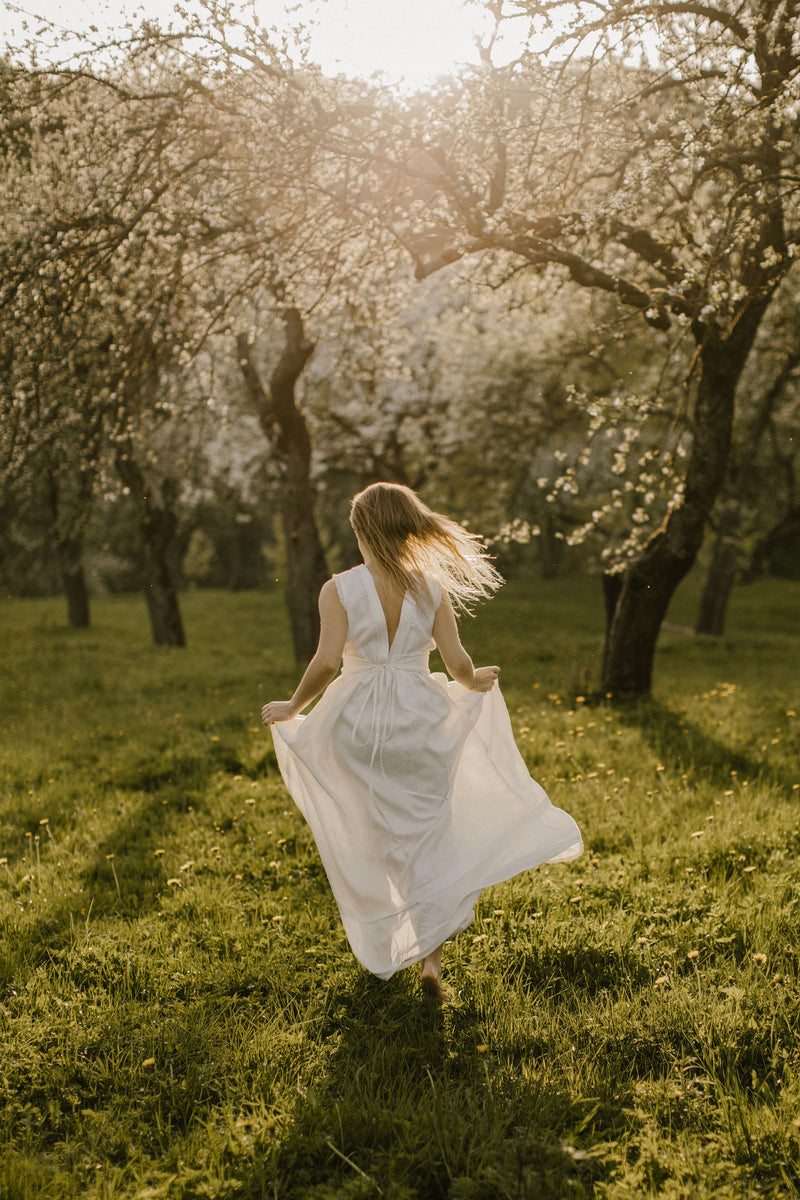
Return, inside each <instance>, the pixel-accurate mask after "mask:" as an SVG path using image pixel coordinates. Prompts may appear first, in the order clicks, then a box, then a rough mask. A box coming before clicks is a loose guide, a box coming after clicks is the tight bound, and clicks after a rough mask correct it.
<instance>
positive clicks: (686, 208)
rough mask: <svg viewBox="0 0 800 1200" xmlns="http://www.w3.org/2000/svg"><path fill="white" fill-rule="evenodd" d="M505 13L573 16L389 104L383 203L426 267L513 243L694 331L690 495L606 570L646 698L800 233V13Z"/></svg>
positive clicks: (619, 672) (378, 149)
mask: <svg viewBox="0 0 800 1200" xmlns="http://www.w3.org/2000/svg"><path fill="white" fill-rule="evenodd" d="M490 8H491V10H492V11H493V12H494V13H495V15H496V17H497V18H498V21H499V22H502V20H503V19H505V17H507V16H511V15H516V16H517V17H522V18H529V19H530V21H531V23H532V25H534V26H536V25H537V24H539V25H541V24H542V23H547V22H549V21H551V20H552V19H553V18H554V17H555V16H556V15H557V14H558V13H559V12H562V11H563V12H564V13H565V14H567V15H566V16H565V20H567V21H568V27H567V28H566V29H565V30H564V31H563V32H561V33H559V34H558V35H557V36H555V37H553V38H551V41H550V50H549V54H547V55H543V54H541V53H537V52H535V51H534V49H533V45H532V43H531V44H529V46H528V48H526V49H525V50H523V51H522V53H521V54H520V55H519V57H518V58H517V60H516V61H515V62H514V63H512V64H511V65H510V66H508V67H503V68H496V67H493V66H492V65H491V61H490V53H489V50H488V49H487V54H486V62H485V63H484V66H483V68H482V70H481V71H479V72H477V73H476V74H475V75H473V76H471V77H465V79H464V80H463V81H462V82H460V83H457V82H452V83H450V84H448V85H446V86H445V87H443V88H441V89H440V90H439V93H438V94H437V96H436V97H435V98H434V101H433V103H431V102H430V101H429V100H426V102H425V103H423V101H422V99H421V98H420V100H419V101H418V103H417V104H416V105H413V104H412V105H409V108H408V111H407V112H405V113H402V114H399V115H395V116H394V117H392V115H391V114H388V113H387V114H386V123H390V122H392V121H393V124H392V127H391V134H390V135H389V134H387V130H386V128H385V126H384V128H383V129H382V130H381V133H380V134H379V135H378V136H376V137H375V138H374V139H373V143H372V147H373V153H372V163H373V169H374V172H375V176H376V177H377V178H379V179H380V180H381V181H382V185H383V195H382V204H381V211H382V213H383V219H384V221H385V222H386V224H387V226H388V227H390V228H392V229H394V230H395V231H396V233H397V236H398V238H399V239H400V240H401V241H402V242H403V244H404V245H405V246H406V248H407V250H408V252H409V253H410V254H411V255H412V256H413V259H414V262H415V266H416V272H417V275H418V277H419V278H424V277H426V276H427V275H429V274H430V273H432V272H434V271H437V270H440V269H441V268H442V267H443V266H445V265H447V264H449V263H451V262H453V261H455V260H457V259H459V258H463V257H465V256H468V255H476V254H477V255H481V256H487V255H489V256H497V255H501V254H502V255H507V256H510V257H511V259H512V260H514V262H515V263H516V264H518V268H520V269H521V268H526V269H529V270H531V271H533V272H539V273H541V272H547V271H552V270H553V269H555V270H557V271H559V272H560V273H561V274H563V275H564V276H565V277H567V278H568V279H569V280H570V281H571V282H572V283H573V284H575V285H577V286H579V287H582V288H589V289H594V290H598V291H601V292H606V293H608V294H609V295H611V296H613V297H616V299H617V301H618V302H619V303H620V304H621V305H622V306H625V307H628V308H631V309H633V310H635V311H637V312H638V313H639V314H640V315H641V318H642V319H643V320H644V322H645V323H646V324H647V325H649V326H650V327H652V328H654V329H656V330H662V331H666V330H669V329H670V328H672V327H673V326H675V325H677V326H678V327H679V328H685V329H686V331H687V333H688V334H689V335H690V336H691V339H692V341H693V344H694V354H693V356H692V358H691V360H690V365H689V368H688V370H687V373H686V377H685V380H684V386H685V392H686V398H687V403H688V404H690V406H691V423H690V428H691V442H690V448H689V453H688V455H687V458H686V462H685V470H684V472H683V477H682V480H681V488H680V492H679V494H678V496H677V498H676V503H675V504H674V505H673V507H672V508H671V510H670V511H669V513H668V515H667V516H666V519H665V521H664V523H663V525H662V526H661V527H660V528H659V529H657V530H655V531H654V532H653V534H652V536H651V537H650V539H649V540H648V541H647V543H646V544H645V545H644V546H643V547H642V548H641V549H639V550H637V551H635V552H632V555H631V558H630V560H629V561H628V562H627V564H626V565H625V567H624V569H622V570H620V571H618V572H615V573H613V574H610V575H607V577H606V579H605V594H606V600H607V613H608V621H607V632H606V643H605V651H604V661H603V670H602V688H603V690H604V691H606V692H609V693H613V694H615V695H620V694H641V693H644V692H647V691H648V690H649V688H650V685H651V676H652V663H653V655H654V650H655V643H656V639H657V636H658V631H659V628H660V624H661V621H662V619H663V617H664V615H665V613H666V609H667V606H668V604H669V601H670V599H671V597H672V595H673V593H674V591H675V588H676V587H677V585H678V583H679V582H680V581H681V579H683V577H684V576H685V575H686V573H687V571H688V570H689V568H690V567H691V565H692V563H693V562H694V561H695V557H696V555H697V553H698V550H699V548H700V545H701V543H702V540H703V534H704V530H705V526H706V522H707V520H708V518H709V514H710V513H711V510H712V507H713V505H714V503H715V500H716V498H717V496H718V494H719V492H720V489H721V487H722V485H723V483H724V480H725V478H726V472H727V469H728V457H729V451H730V445H731V434H732V429H733V419H734V411H735V401H736V393H737V385H738V383H739V380H740V378H741V375H742V372H743V370H744V368H745V364H746V363H747V360H748V356H749V354H750V351H751V349H752V347H753V344H754V340H755V337H756V334H757V332H758V329H759V326H760V323H761V321H762V318H763V317H764V314H765V312H766V311H767V309H768V307H769V304H770V301H771V299H772V297H773V295H774V293H775V290H776V288H777V287H778V285H779V284H780V282H781V280H782V279H783V277H784V276H785V275H786V273H787V272H788V270H789V268H790V266H791V264H792V260H793V256H794V253H795V242H796V240H798V234H799V233H800V231H798V229H797V222H798V217H797V198H798V192H799V191H800V185H799V184H798V171H797V157H798V149H800V144H799V142H798V137H797V131H796V120H795V115H794V114H795V106H796V100H797V97H796V86H797V74H798V67H799V66H800V58H799V56H798V50H797V46H796V25H797V17H798V6H797V3H796V2H795V0H788V2H787V3H785V4H783V5H775V4H774V3H773V2H772V0H747V3H745V4H743V5H734V4H733V3H732V2H731V0H724V2H722V3H720V4H718V5H706V4H704V3H702V2H701V3H692V4H685V3H683V2H682V0H676V2H670V0H667V2H666V3H637V2H633V0H622V3H619V2H615V3H611V2H610V0H609V2H606V0H598V2H597V3H593V4H591V5H589V4H587V5H581V6H578V7H577V9H575V8H573V7H572V6H571V5H567V4H559V3H556V4H547V5H540V4H538V3H535V2H534V0H512V2H511V3H509V4H508V5H506V6H504V5H502V4H496V3H492V4H491V5H490ZM569 14H571V16H570V15H569ZM557 51H560V52H561V53H562V57H561V59H560V61H559V60H558V59H557V57H556V52H557ZM638 64H641V65H638Z"/></svg>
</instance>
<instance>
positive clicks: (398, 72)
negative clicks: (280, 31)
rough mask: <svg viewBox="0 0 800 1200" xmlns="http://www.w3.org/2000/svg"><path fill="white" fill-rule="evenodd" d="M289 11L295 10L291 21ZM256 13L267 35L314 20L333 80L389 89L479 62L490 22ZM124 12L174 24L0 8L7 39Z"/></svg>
mask: <svg viewBox="0 0 800 1200" xmlns="http://www.w3.org/2000/svg"><path fill="white" fill-rule="evenodd" d="M286 6H288V7H289V8H290V10H293V11H291V15H290V16H289V17H288V18H287V17H286V16H285V11H286ZM255 7H256V12H257V13H258V15H259V19H260V20H261V22H262V24H263V25H264V26H266V27H268V26H270V25H277V26H279V27H281V28H285V27H286V25H294V24H296V23H297V22H298V21H302V20H303V18H304V16H306V15H311V14H312V13H313V15H314V18H315V24H316V28H315V31H314V33H313V35H312V40H311V57H312V58H314V59H315V60H316V61H317V62H318V63H319V64H320V65H321V66H322V67H323V69H324V70H325V71H326V72H328V73H330V74H334V73H338V72H342V73H345V74H354V75H365V76H368V75H371V74H372V73H373V72H375V71H381V72H383V73H384V74H385V75H386V77H387V78H388V80H390V81H393V82H394V81H397V80H399V79H401V78H402V79H403V80H404V81H405V85H406V86H407V87H410V88H413V87H417V86H422V85H424V84H425V83H426V82H428V81H430V80H432V79H434V78H435V77H436V76H437V75H441V74H446V73H449V72H451V71H453V70H454V69H455V68H456V67H457V65H458V64H459V63H465V62H470V63H475V62H477V61H478V53H477V50H476V48H475V40H474V39H475V37H476V35H477V34H478V32H479V31H480V29H481V28H482V21H485V19H486V16H485V13H483V12H482V10H480V9H478V8H475V7H474V6H467V7H466V8H465V7H462V5H461V4H460V3H459V0H322V2H321V3H319V4H311V3H307V2H304V0H301V2H300V3H299V4H297V3H290V2H289V0H283V2H282V0H256V6H255ZM14 8H17V9H18V11H17V12H14V11H13V10H14ZM124 8H127V10H128V11H138V12H139V14H140V15H141V16H150V17H153V18H156V19H158V20H159V22H160V23H161V24H166V23H168V21H169V18H170V13H171V6H169V5H168V4H165V3H164V0H161V2H160V3H159V0H141V3H140V4H139V5H137V4H135V3H129V4H127V5H125V6H123V4H114V3H110V2H108V0H105V2H104V0H16V4H12V3H11V2H10V0H0V36H2V35H5V36H6V37H9V36H10V35H11V34H12V33H13V31H14V30H16V29H19V27H20V22H21V21H22V20H23V19H24V18H23V15H22V12H21V11H19V10H22V11H24V12H26V13H27V14H35V15H36V16H39V17H45V18H47V19H49V20H51V21H54V22H56V23H57V24H58V25H60V26H61V27H64V28H67V29H70V30H72V31H74V32H78V31H80V30H83V29H87V28H88V27H89V26H90V25H92V24H94V25H96V26H98V27H99V28H101V29H108V28H112V29H113V28H116V27H119V26H120V25H121V24H122V23H123V16H122V14H123V9H124ZM177 23H180V22H177ZM28 26H29V31H30V30H33V29H35V28H36V24H35V22H34V21H31V20H30V17H29V19H28Z"/></svg>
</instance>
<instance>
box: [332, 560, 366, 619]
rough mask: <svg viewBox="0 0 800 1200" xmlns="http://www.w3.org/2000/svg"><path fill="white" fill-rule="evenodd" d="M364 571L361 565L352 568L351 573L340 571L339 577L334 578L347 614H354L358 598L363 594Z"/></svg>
mask: <svg viewBox="0 0 800 1200" xmlns="http://www.w3.org/2000/svg"><path fill="white" fill-rule="evenodd" d="M362 570H363V568H362V566H361V565H359V566H357V567H351V568H350V570H349V571H340V572H339V573H338V575H334V577H333V582H334V584H335V585H336V591H337V592H338V593H339V599H340V600H341V602H342V604H343V605H344V608H345V611H346V612H352V610H353V605H354V604H356V603H357V602H358V598H359V597H360V596H361V595H362V594H363V591H364V586H363V580H362V579H361V572H362Z"/></svg>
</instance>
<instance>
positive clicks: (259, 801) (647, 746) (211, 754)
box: [0, 581, 800, 1200]
mask: <svg viewBox="0 0 800 1200" xmlns="http://www.w3.org/2000/svg"><path fill="white" fill-rule="evenodd" d="M696 602H697V590H696V586H695V585H694V584H693V583H692V582H689V583H688V584H687V585H686V586H685V588H684V589H683V590H682V592H681V593H680V594H679V596H678V597H677V598H676V601H675V604H674V605H673V609H672V611H671V613H670V626H669V627H668V628H667V629H666V630H665V632H664V633H663V634H662V638H661V642H660V645H659V650H658V654H657V664H656V679H655V689H654V696H653V699H652V700H649V701H647V702H641V703H638V704H636V705H632V706H628V707H621V708H615V707H612V706H611V705H609V704H605V703H604V704H601V705H594V704H591V703H589V702H588V701H587V700H585V699H584V698H583V697H585V696H588V694H589V690H590V688H591V687H592V684H593V680H594V677H595V673H596V668H597V656H598V653H599V646H600V637H601V628H600V624H601V619H602V613H601V608H602V605H601V599H600V591H599V585H598V584H597V583H596V582H592V581H577V582H561V583H547V584H542V583H538V582H537V583H532V584H529V585H524V584H521V583H517V584H514V585H509V586H508V587H506V588H505V589H503V591H502V592H501V593H500V595H499V596H498V597H497V599H496V600H494V601H493V602H491V603H490V604H489V605H486V606H484V607H483V608H482V609H481V610H480V613H479V615H478V616H477V618H476V619H475V620H474V621H473V622H470V623H468V624H467V625H466V627H465V629H464V637H465V641H466V643H467V645H468V647H469V648H470V650H471V651H472V653H473V656H474V657H475V659H476V661H479V662H481V661H484V662H485V661H488V662H495V661H496V662H499V663H500V664H501V665H502V667H503V672H502V676H501V684H502V686H503V690H504V693H505V696H506V699H507V701H508V705H509V709H510V711H511V714H512V719H513V721H514V724H515V730H516V733H517V737H518V741H519V744H520V746H521V748H522V750H523V753H524V754H525V756H526V759H527V761H528V764H529V766H530V769H531V772H532V773H533V774H534V775H535V776H536V777H537V778H538V779H540V780H541V781H542V782H543V783H544V785H545V787H546V788H547V790H548V791H549V792H550V794H551V796H552V798H553V801H554V803H556V804H558V805H560V806H561V807H564V808H566V809H568V810H569V811H570V812H571V813H572V814H573V815H574V816H575V818H576V819H577V821H578V823H579V825H580V826H581V828H582V830H583V833H584V838H585V842H586V852H585V854H584V855H583V857H582V858H580V859H578V860H576V861H575V862H574V863H571V864H569V865H566V866H552V867H549V868H548V867H544V868H540V869H539V870H538V871H536V872H532V873H530V874H527V875H523V876H520V877H518V878H516V879H514V880H512V881H510V882H509V883H507V884H504V885H502V886H499V887H496V888H494V889H491V890H490V891H487V892H485V893H484V895H483V897H482V901H481V905H480V908H479V911H478V913H477V914H476V921H475V923H474V925H473V926H472V927H471V928H470V929H468V930H467V931H466V932H465V933H463V934H461V935H460V936H459V937H458V938H457V939H456V940H455V942H454V943H453V944H452V945H451V946H450V947H449V948H448V950H447V952H446V957H445V972H446V983H447V986H448V988H449V990H450V991H451V993H452V995H453V997H454V1003H453V1004H452V1005H450V1006H447V1007H446V1008H444V1009H443V1010H442V1011H441V1012H438V1013H437V1012H431V1011H429V1010H427V1009H426V1008H425V1007H424V1006H423V1003H422V1001H421V999H420V996H419V992H418V978H417V974H416V972H415V971H414V970H410V971H406V972H404V973H401V974H400V975H398V976H396V977H395V978H394V979H392V980H391V981H389V982H388V983H385V982H381V981H380V980H377V979H374V978H372V977H370V976H369V975H367V974H366V973H365V972H364V971H363V970H362V969H361V968H360V967H359V966H358V965H357V963H356V962H355V961H354V960H353V958H352V956H351V954H350V952H349V949H348V946H347V943H346V941H345V938H344V935H343V933H342V930H341V928H340V925H339V921H338V917H337V913H336V910H335V906H334V903H333V900H332V898H331V896H330V893H329V891H328V887H327V883H326V879H325V876H324V873H323V872H322V869H321V866H320V863H319V860H318V857H317V854H316V851H315V848H314V844H313V842H312V840H311V838H310V835H309V833H308V830H307V829H306V827H305V825H304V823H303V821H302V819H301V817H300V816H299V814H298V813H297V812H296V810H295V809H294V808H293V806H292V804H291V801H290V800H289V797H288V795H287V793H286V792H285V790H284V788H283V785H282V782H281V779H280V775H279V773H278V771H277V766H276V762H275V757H274V753H273V751H272V744H271V739H270V737H269V735H268V734H267V733H266V732H265V731H264V730H263V729H262V728H261V727H260V725H259V722H258V712H259V709H260V706H261V704H262V703H263V702H264V701H265V700H266V699H272V698H282V697H284V696H287V695H288V694H289V693H290V691H291V689H292V687H293V686H294V682H295V680H296V678H297V671H296V668H295V666H294V664H293V662H292V658H291V653H290V650H289V634H288V625H287V621H286V618H285V614H284V612H283V607H282V601H281V597H280V595H279V594H278V593H277V592H275V593H269V594H262V593H254V592H250V593H241V594H235V595H231V594H222V593H205V592H193V593H190V594H188V595H186V596H185V597H184V599H183V607H184V615H185V620H186V626H187V633H188V638H189V646H188V648H187V649H186V650H164V649H157V648H154V647H153V646H152V645H151V644H150V641H149V629H148V626H147V620H146V615H145V609H144V603H143V601H142V600H141V598H139V597H120V598H109V599H104V600H102V601H100V600H98V601H96V602H95V604H94V606H93V627H92V629H91V630H89V631H86V632H82V633H77V634H76V633H73V632H70V631H69V630H68V629H67V628H66V623H65V612H64V605H63V603H62V602H61V601H11V600H5V601H3V602H2V606H1V607H0V622H1V629H2V632H1V633H0V637H1V638H2V663H1V668H2V679H3V684H2V692H1V693H0V880H1V881H2V883H1V884H0V920H1V921H2V938H1V939H0V1030H1V1031H2V1033H1V1036H2V1047H1V1049H0V1093H2V1108H1V1111H2V1116H1V1117H0V1121H2V1126H1V1128H0V1200H34V1198H37V1200H38V1198H40V1197H48V1198H52V1200H70V1198H72V1197H84V1196H85V1197H92V1198H98V1200H100V1198H109V1200H110V1198H111V1197H114V1198H116V1197H120V1198H122V1197H124V1198H126V1200H128V1198H129V1200H134V1198H135V1200H155V1198H157V1197H159V1198H160V1197H164V1198H168V1200H189V1198H192V1200H194V1198H197V1200H200V1198H201V1197H202V1198H215V1200H216V1198H219V1200H234V1198H237V1200H239V1198H241V1200H251V1198H252V1200H255V1198H272V1197H274V1198H280V1200H282V1198H284V1197H285V1198H287V1200H294V1198H297V1200H300V1198H302V1200H366V1198H368V1197H369V1198H371V1197H385V1198H386V1200H436V1198H438V1197H448V1198H451V1200H490V1198H495V1197H496V1198H498V1200H499V1198H503V1200H505V1198H508V1200H511V1198H521V1200H527V1198H531V1200H550V1198H556V1197H558V1198H561V1197H598V1198H603V1200H628V1198H638V1197H649V1196H660V1197H669V1198H675V1200H677V1198H678V1197H686V1198H687V1200H689V1198H691V1200H703V1198H706V1197H715V1198H734V1197H750V1196H762V1195H763V1196H774V1197H778V1196H781V1197H783V1196H795V1195H798V1193H800V1076H799V1075H798V1065H799V1060H800V1043H799V1042H798V1029H800V1002H799V1001H800V996H799V993H798V941H799V939H798V926H799V925H800V866H798V849H799V848H800V754H799V753H798V750H799V749H800V738H798V719H797V712H796V710H797V711H800V696H799V695H798V669H797V664H798V661H799V656H798V647H799V646H800V639H798V625H797V617H798V612H800V585H798V584H790V583H780V582H764V583H758V584H754V585H751V586H749V587H747V588H740V589H739V590H738V591H737V592H736V593H735V595H734V598H733V602H732V611H731V616H730V622H729V633H728V635H727V636H726V637H724V638H722V639H719V640H710V639H700V638H695V637H693V636H690V635H689V633H688V632H687V631H686V630H685V629H684V628H683V626H686V625H690V624H691V622H692V620H693V617H694V612H695V608H696ZM487 803H491V797H487Z"/></svg>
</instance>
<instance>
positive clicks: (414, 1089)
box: [243, 969, 603, 1200]
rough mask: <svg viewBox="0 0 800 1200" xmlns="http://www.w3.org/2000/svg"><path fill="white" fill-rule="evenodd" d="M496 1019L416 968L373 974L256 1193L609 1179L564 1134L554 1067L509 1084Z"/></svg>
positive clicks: (472, 1188)
mask: <svg viewBox="0 0 800 1200" xmlns="http://www.w3.org/2000/svg"><path fill="white" fill-rule="evenodd" d="M484 1023H485V1014H481V1013H480V1012H479V1010H478V1007H476V1006H472V1005H469V1004H456V1005H453V1006H446V1007H445V1008H443V1009H437V1008H434V1007H430V1006H429V1005H428V1004H426V1002H424V1001H423V1000H422V998H421V996H420V994H419V991H418V975H417V972H416V971H415V970H413V969H412V970H409V971H405V972H401V973H400V974H399V975H397V976H395V977H394V978H393V979H392V980H390V981H388V982H383V981H381V980H378V979H375V978H374V977H372V976H370V975H368V974H367V973H366V972H359V974H358V975H357V977H356V978H355V979H354V981H353V982H352V984H351V986H350V987H349V988H348V989H347V991H346V992H345V993H344V994H343V995H341V996H340V997H339V998H338V1000H337V1002H336V1004H335V1006H334V1008H333V1009H332V1010H331V1012H330V1014H329V1021H328V1027H327V1032H328V1035H329V1036H331V1037H335V1038H336V1039H337V1041H336V1047H335V1050H333V1052H332V1053H331V1055H330V1058H329V1060H328V1063H327V1069H326V1071H325V1073H324V1075H322V1076H321V1077H319V1078H318V1079H317V1080H316V1081H315V1082H314V1084H313V1087H312V1088H309V1089H308V1091H306V1092H304V1093H303V1095H302V1096H301V1098H300V1100H299V1101H298V1104H297V1105H296V1107H295V1109H294V1112H293V1113H292V1117H291V1123H290V1125H289V1127H288V1133H287V1136H286V1137H285V1139H284V1140H283V1141H282V1143H281V1144H280V1146H278V1147H276V1149H275V1152H274V1154H273V1156H272V1157H271V1161H269V1162H264V1163H263V1164H255V1165H254V1168H253V1172H252V1174H251V1176H250V1177H249V1178H245V1180H244V1181H243V1195H244V1196H246V1197H250V1196H253V1197H255V1196H261V1195H264V1194H271V1192H268V1191H267V1189H268V1188H274V1189H276V1194H279V1195H281V1196H285V1197H287V1198H294V1197H297V1198H298V1200H299V1198H300V1197H317V1196H318V1197H319V1198H320V1200H322V1198H323V1197H325V1198H331V1200H332V1198H333V1197H339V1196H341V1197H342V1198H344V1197H345V1196H347V1197H351V1196H353V1197H354V1196H359V1197H362V1196H363V1197H364V1198H365V1200H366V1197H368V1196H383V1195H391V1196H397V1197H403V1198H404V1200H440V1198H443V1197H450V1196H453V1197H455V1196H458V1197H475V1198H476V1200H477V1198H478V1197H487V1198H488V1197H490V1196H495V1195H498V1194H501V1192H499V1191H498V1190H497V1189H498V1185H499V1186H500V1187H501V1189H506V1190H502V1194H503V1195H505V1194H520V1195H534V1194H535V1195H536V1196H537V1197H541V1198H542V1200H547V1198H549V1197H553V1198H555V1197H561V1196H563V1195H565V1194H566V1192H567V1190H572V1189H573V1188H574V1185H575V1183H576V1181H577V1179H578V1177H579V1176H582V1177H583V1178H584V1179H585V1181H586V1182H587V1183H588V1181H589V1179H590V1177H591V1178H595V1179H596V1178H597V1177H598V1172H602V1170H603V1168H602V1166H600V1165H599V1164H598V1163H597V1162H588V1161H587V1162H582V1161H581V1162H576V1161H575V1159H574V1158H573V1157H571V1155H570V1154H569V1153H568V1152H566V1151H565V1149H564V1146H563V1145H562V1140H563V1137H564V1136H565V1134H566V1131H567V1130H568V1129H569V1128H571V1127H572V1125H573V1119H574V1106H573V1103H572V1100H571V1099H570V1097H569V1096H568V1095H566V1094H565V1093H563V1092H562V1093H555V1092H553V1093H548V1091H547V1089H546V1086H545V1085H544V1083H543V1082H542V1077H541V1076H539V1078H538V1079H536V1078H534V1077H532V1076H530V1075H528V1074H527V1073H526V1077H525V1078H523V1076H522V1075H520V1076H519V1077H518V1078H517V1080H516V1082H514V1081H511V1082H509V1081H508V1080H507V1079H505V1077H504V1078H503V1079H502V1081H501V1078H500V1075H501V1074H503V1075H504V1072H501V1071H500V1070H499V1064H498V1056H501V1055H502V1054H503V1053H504V1049H503V1047H502V1046H500V1047H494V1048H493V1051H494V1052H493V1053H492V1054H491V1055H487V1054H485V1053H484V1052H485V1051H486V1049H487V1047H485V1046H482V1045H481V1039H482V1033H481V1030H482V1027H483V1025H484ZM321 1032H322V1031H321ZM508 1189H510V1190H508ZM573 1194H578V1195H582V1194H586V1193H584V1192H583V1191H582V1190H580V1189H579V1190H578V1192H577V1193H574V1192H573Z"/></svg>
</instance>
